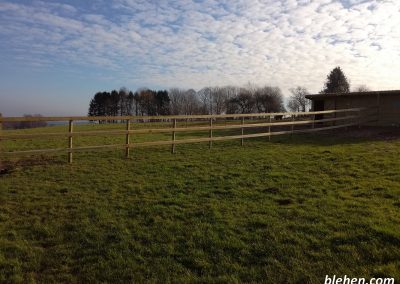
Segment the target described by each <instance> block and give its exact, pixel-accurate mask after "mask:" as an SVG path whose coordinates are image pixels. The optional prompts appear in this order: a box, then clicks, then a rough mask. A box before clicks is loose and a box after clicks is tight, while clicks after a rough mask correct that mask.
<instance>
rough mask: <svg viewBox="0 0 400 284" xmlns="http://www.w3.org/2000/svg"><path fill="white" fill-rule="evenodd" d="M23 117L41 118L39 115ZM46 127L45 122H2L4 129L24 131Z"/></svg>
mask: <svg viewBox="0 0 400 284" xmlns="http://www.w3.org/2000/svg"><path fill="white" fill-rule="evenodd" d="M24 117H28V118H29V117H42V115H41V114H24ZM45 126H47V122H46V121H15V122H4V123H3V127H4V128H5V129H25V128H36V127H45Z"/></svg>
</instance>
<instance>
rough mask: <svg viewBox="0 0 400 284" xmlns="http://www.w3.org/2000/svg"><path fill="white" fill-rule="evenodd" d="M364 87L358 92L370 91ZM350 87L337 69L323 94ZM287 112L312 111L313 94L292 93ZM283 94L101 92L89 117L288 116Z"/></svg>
mask: <svg viewBox="0 0 400 284" xmlns="http://www.w3.org/2000/svg"><path fill="white" fill-rule="evenodd" d="M368 90H369V89H368V88H367V87H366V86H360V87H359V88H358V89H356V90H355V91H368ZM349 91H350V84H349V82H348V80H347V77H346V76H345V75H344V73H343V71H342V70H341V69H340V67H336V68H334V69H333V70H332V71H331V72H330V74H329V75H328V76H327V79H326V82H325V86H324V88H323V90H322V91H321V92H320V93H348V92H349ZM290 92H291V96H290V97H289V98H288V100H287V104H286V106H287V108H288V109H289V110H290V111H293V112H305V111H308V109H309V106H310V102H309V100H308V99H306V96H307V95H309V92H308V90H307V89H306V88H304V87H301V86H298V87H296V88H293V89H290ZM285 111H286V108H285V104H284V99H283V95H282V91H281V89H280V88H279V87H276V86H268V85H266V86H262V87H260V86H256V85H253V84H250V83H249V84H247V85H246V86H243V87H236V86H223V87H219V86H215V87H205V88H202V89H201V90H199V91H195V90H193V89H182V88H171V89H169V90H151V89H148V88H141V89H138V90H137V91H135V92H132V91H130V90H128V89H126V88H121V89H120V90H113V91H111V92H108V91H104V92H97V93H96V94H95V95H94V97H93V98H92V99H91V101H90V104H89V111H88V115H89V116H125V115H127V116H130V115H136V116H158V115H194V114H213V115H215V114H216V115H218V114H225V113H226V114H244V113H268V112H285Z"/></svg>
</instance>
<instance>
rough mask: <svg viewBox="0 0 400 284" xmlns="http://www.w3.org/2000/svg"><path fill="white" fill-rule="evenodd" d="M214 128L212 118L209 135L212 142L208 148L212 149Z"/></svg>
mask: <svg viewBox="0 0 400 284" xmlns="http://www.w3.org/2000/svg"><path fill="white" fill-rule="evenodd" d="M212 127H213V119H212V117H211V118H210V133H209V137H210V142H208V148H209V149H211V147H212V140H211V139H212V137H213V131H212Z"/></svg>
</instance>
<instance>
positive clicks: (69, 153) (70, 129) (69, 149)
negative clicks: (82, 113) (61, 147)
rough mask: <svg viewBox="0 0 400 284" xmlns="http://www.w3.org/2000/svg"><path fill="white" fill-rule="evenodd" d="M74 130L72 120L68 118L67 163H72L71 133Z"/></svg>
mask: <svg viewBox="0 0 400 284" xmlns="http://www.w3.org/2000/svg"><path fill="white" fill-rule="evenodd" d="M73 131H74V123H73V120H70V121H69V123H68V132H69V136H68V163H70V164H71V163H72V133H73Z"/></svg>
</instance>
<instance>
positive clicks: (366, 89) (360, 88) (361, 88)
mask: <svg viewBox="0 0 400 284" xmlns="http://www.w3.org/2000/svg"><path fill="white" fill-rule="evenodd" d="M370 91H371V89H370V88H369V87H368V86H367V85H364V84H362V85H359V86H357V87H356V88H355V89H354V92H370Z"/></svg>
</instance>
